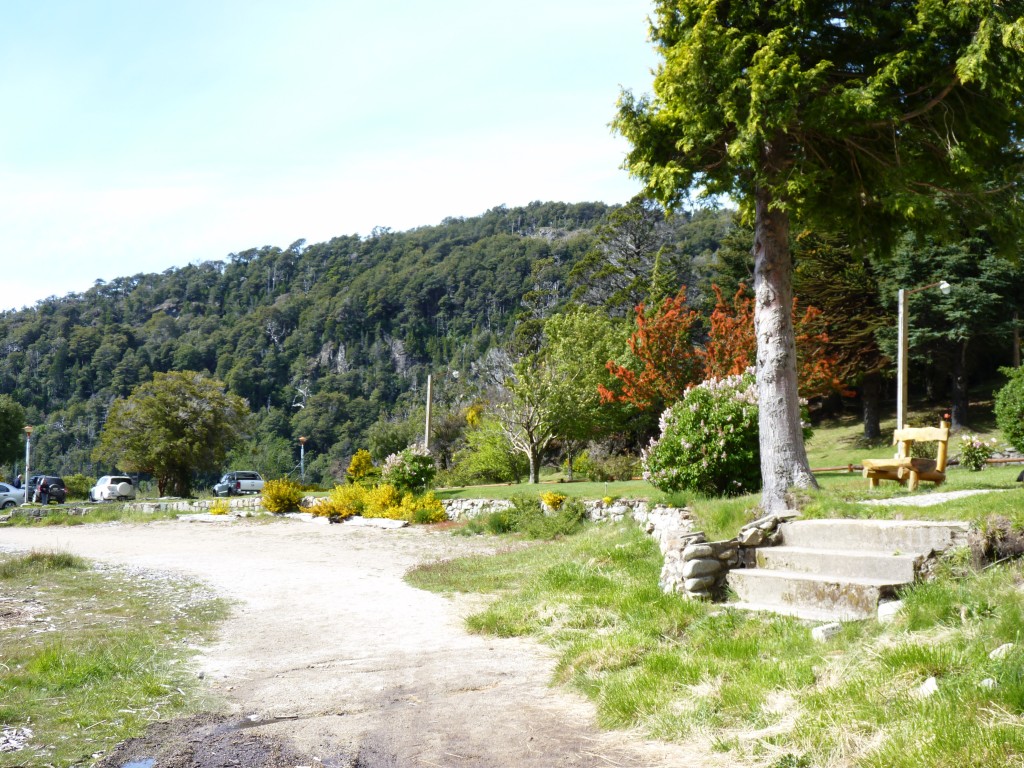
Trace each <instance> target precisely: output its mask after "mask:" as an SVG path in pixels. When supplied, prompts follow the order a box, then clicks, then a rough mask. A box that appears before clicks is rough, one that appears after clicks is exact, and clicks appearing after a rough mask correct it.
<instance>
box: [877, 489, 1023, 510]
mask: <svg viewBox="0 0 1024 768" xmlns="http://www.w3.org/2000/svg"><path fill="white" fill-rule="evenodd" d="M979 493H1006V491H1000V490H996V489H994V488H989V489H982V490H975V491H942V492H940V493H921V494H918V495H916V496H897V497H894V498H891V499H870V500H868V501H862V502H860V503H861V504H868V505H870V506H873V507H932V506H935V505H936V504H944V503H945V502H947V501H952V500H953V499H962V498H964V497H966V496H977V495H978V494H979Z"/></svg>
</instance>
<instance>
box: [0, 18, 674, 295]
mask: <svg viewBox="0 0 1024 768" xmlns="http://www.w3.org/2000/svg"><path fill="white" fill-rule="evenodd" d="M651 11H652V5H651V2H650V0H521V1H520V2H518V3H515V4H506V3H481V2H479V0H473V1H472V2H470V1H469V0H465V1H464V0H434V2H430V3H426V2H412V0H391V2H387V3H372V2H367V0H359V1H358V2H355V1H352V0H267V1H264V0H164V1H163V2H139V1H138V0H90V2H88V3H83V2H81V1H80V0H10V1H9V2H5V3H3V4H2V5H0V104H2V105H3V108H2V109H3V114H4V118H3V119H2V120H0V237H2V243H3V246H4V254H3V258H2V261H3V265H4V280H3V283H2V285H3V289H2V290H0V297H2V300H0V310H6V309H11V308H19V307H22V306H33V305H34V304H35V303H36V302H37V301H38V300H40V299H43V298H46V297H48V296H53V295H56V296H62V295H64V294H67V293H69V292H82V291H85V290H88V289H89V288H90V287H92V285H93V284H94V283H95V281H97V280H107V281H109V280H111V279H113V278H116V277H121V276H127V275H133V274H137V273H140V272H162V271H164V270H166V269H168V268H171V267H182V266H185V265H187V264H190V263H198V262H203V261H210V260H223V259H225V258H227V257H228V255H229V254H231V253H236V252H239V251H243V250H246V249H248V248H254V247H255V248H259V247H262V246H264V245H276V246H280V247H282V248H284V247H287V246H288V245H290V244H291V243H293V242H295V241H296V240H298V239H300V238H305V239H306V241H307V242H309V243H315V242H321V241H324V240H329V239H330V238H331V237H335V236H340V235H352V234H358V235H368V234H369V233H370V231H371V230H372V229H373V228H374V227H377V226H383V227H390V228H391V229H394V230H406V229H411V228H413V227H417V226H423V225H431V224H437V223H440V221H441V220H442V219H444V218H445V217H447V216H476V215H479V214H481V213H484V212H485V211H486V210H488V209H490V208H493V207H495V206H498V205H508V206H510V207H512V206H517V205H525V204H527V203H529V202H531V201H534V200H543V201H548V200H558V201H564V202H580V201H593V200H599V201H603V202H607V203H622V202H625V201H626V200H628V199H629V198H630V197H632V196H633V195H634V194H635V193H636V192H638V191H639V188H640V186H639V183H638V182H637V181H636V180H634V179H631V178H630V177H629V175H628V173H627V172H626V171H624V170H622V169H621V165H622V161H623V159H624V157H625V154H626V152H627V149H628V145H627V143H626V142H625V140H624V139H622V138H621V137H619V136H616V135H614V134H613V133H612V131H611V129H610V128H609V122H610V121H611V120H612V118H613V117H614V115H615V104H616V100H617V99H618V96H619V93H620V90H621V89H622V88H626V89H630V90H633V91H634V92H635V93H637V94H640V93H646V92H649V91H650V89H651V81H652V75H651V70H652V69H653V68H654V67H655V66H656V64H657V57H656V55H655V52H654V50H653V48H652V46H651V44H650V43H649V42H648V40H647V32H648V22H647V17H648V15H649V14H650V13H651Z"/></svg>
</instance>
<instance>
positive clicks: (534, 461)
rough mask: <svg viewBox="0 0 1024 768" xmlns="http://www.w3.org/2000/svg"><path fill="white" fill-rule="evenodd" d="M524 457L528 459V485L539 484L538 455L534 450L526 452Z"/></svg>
mask: <svg viewBox="0 0 1024 768" xmlns="http://www.w3.org/2000/svg"><path fill="white" fill-rule="evenodd" d="M526 455H527V456H528V457H529V459H530V483H534V484H535V483H539V482H540V454H539V453H538V452H537V451H534V450H528V451H527V452H526Z"/></svg>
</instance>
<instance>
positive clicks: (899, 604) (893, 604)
mask: <svg viewBox="0 0 1024 768" xmlns="http://www.w3.org/2000/svg"><path fill="white" fill-rule="evenodd" d="M902 609H903V601H902V600H889V601H888V602H885V603H879V604H878V623H879V624H888V623H889V622H890V621H892V620H893V619H895V618H896V616H897V615H898V614H899V612H900V611H901V610H902Z"/></svg>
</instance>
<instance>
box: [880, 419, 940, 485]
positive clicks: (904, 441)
mask: <svg viewBox="0 0 1024 768" xmlns="http://www.w3.org/2000/svg"><path fill="white" fill-rule="evenodd" d="M892 442H893V445H898V446H899V450H898V451H897V452H896V456H895V458H892V459H864V460H863V461H862V462H861V464H862V466H863V467H864V477H866V478H867V479H868V486H869V487H871V488H877V487H878V481H879V480H895V481H896V482H898V483H905V484H906V486H907V488H908V490H911V491H915V490H917V486H918V483H920V482H921V481H922V480H927V481H929V482H932V483H935V484H936V485H942V483H944V482H945V481H946V458H947V457H948V455H949V422H947V421H940V422H939V426H938V427H904V428H903V429H897V430H896V431H895V432H893V435H892ZM917 442H935V443H938V450H937V452H936V454H935V458H934V459H915V458H913V457H912V456H911V455H910V449H911V447H912V446H913V445H914V443H917Z"/></svg>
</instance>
